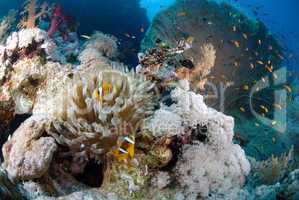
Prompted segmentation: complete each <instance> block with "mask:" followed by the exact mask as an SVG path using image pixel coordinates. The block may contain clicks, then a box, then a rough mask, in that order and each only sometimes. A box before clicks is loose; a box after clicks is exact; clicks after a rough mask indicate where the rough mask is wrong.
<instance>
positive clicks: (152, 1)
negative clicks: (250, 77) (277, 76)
mask: <svg viewBox="0 0 299 200" xmlns="http://www.w3.org/2000/svg"><path fill="white" fill-rule="evenodd" d="M198 1H200V0H198ZM216 1H225V2H229V3H231V4H233V5H235V6H236V7H238V8H239V9H240V10H241V11H242V12H243V13H245V14H246V15H247V16H249V17H251V18H257V19H259V20H261V21H262V22H263V23H265V24H266V26H267V27H268V28H269V30H270V31H271V32H272V33H273V34H274V35H275V37H276V38H277V39H278V40H279V42H280V44H281V45H282V46H283V47H284V48H285V49H286V50H287V51H289V52H292V53H293V54H294V58H293V59H292V60H290V61H288V62H287V63H286V65H288V68H289V69H290V70H294V71H297V72H299V67H298V66H299V64H298V63H299V23H298V13H299V1H298V0H284V1H282V0H216ZM24 2H25V1H22V0H0V16H4V15H6V14H7V12H8V10H9V9H19V8H21V7H22V5H23V4H24ZM47 2H49V3H54V2H58V3H60V4H61V5H62V6H63V9H64V11H65V12H66V13H67V14H68V15H70V16H72V17H73V18H74V20H76V21H77V22H78V23H79V24H80V27H79V32H80V34H87V35H89V34H91V33H92V32H93V31H94V30H100V31H103V32H105V33H109V34H113V35H115V36H116V37H117V38H118V39H119V41H120V44H121V51H122V52H124V51H125V52H126V53H125V55H126V57H124V58H123V60H124V61H125V62H126V63H127V64H131V65H135V64H136V63H137V58H136V53H137V52H138V50H139V46H140V42H141V40H142V38H143V37H144V34H145V32H146V30H147V28H148V27H149V26H150V23H151V21H152V19H153V18H154V16H155V15H156V14H157V13H158V12H159V11H161V10H163V9H166V8H167V7H168V6H170V5H172V4H173V3H174V2H175V0H109V1H104V0H88V1H87V0H73V1H70V0H56V1H55V0H50V1H49V0H48V1H47ZM141 28H143V29H144V30H145V31H144V32H141V31H140V29H141ZM126 33H129V34H130V35H132V36H135V37H136V38H135V39H132V38H128V37H126V35H125V34H126ZM128 55H129V56H128Z"/></svg>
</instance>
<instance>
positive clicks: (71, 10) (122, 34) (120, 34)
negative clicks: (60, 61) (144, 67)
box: [51, 0, 149, 66]
mask: <svg viewBox="0 0 299 200" xmlns="http://www.w3.org/2000/svg"><path fill="white" fill-rule="evenodd" d="M51 2H58V3H60V4H61V5H62V6H63V9H64V10H65V12H66V13H67V14H68V15H70V16H72V17H73V18H74V20H76V21H77V22H78V23H79V24H80V26H79V30H78V31H79V33H80V34H86V35H90V34H92V32H93V31H95V30H99V31H102V32H104V33H108V34H112V35H114V36H116V37H117V38H118V39H119V42H120V55H119V57H120V59H121V61H123V62H125V63H126V64H130V65H131V66H134V65H136V64H137V53H138V51H139V47H140V42H141V40H142V38H143V36H144V33H145V31H146V29H147V28H148V26H149V22H148V19H147V15H146V11H145V10H144V9H143V8H141V7H140V5H139V0H129V1H128V0H109V1H107V0H88V1H86V0H74V1H69V0H59V1H57V0H56V1H51Z"/></svg>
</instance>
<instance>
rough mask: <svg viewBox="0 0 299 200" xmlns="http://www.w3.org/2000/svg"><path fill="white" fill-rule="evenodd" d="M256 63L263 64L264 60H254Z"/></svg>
mask: <svg viewBox="0 0 299 200" xmlns="http://www.w3.org/2000/svg"><path fill="white" fill-rule="evenodd" d="M256 63H257V64H260V65H263V64H264V62H263V61H261V60H258V61H256Z"/></svg>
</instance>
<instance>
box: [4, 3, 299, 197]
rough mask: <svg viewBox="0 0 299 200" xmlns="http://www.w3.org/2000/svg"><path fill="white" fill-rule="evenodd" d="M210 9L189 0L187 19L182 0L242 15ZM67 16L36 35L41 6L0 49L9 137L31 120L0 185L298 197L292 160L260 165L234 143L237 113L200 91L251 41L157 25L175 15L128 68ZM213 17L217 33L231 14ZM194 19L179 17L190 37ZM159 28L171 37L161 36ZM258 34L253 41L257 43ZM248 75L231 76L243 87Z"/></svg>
mask: <svg viewBox="0 0 299 200" xmlns="http://www.w3.org/2000/svg"><path fill="white" fill-rule="evenodd" d="M202 2H204V3H202ZM202 2H201V3H198V4H196V5H195V6H194V1H193V0H187V1H178V3H177V4H175V5H174V7H172V9H173V10H175V12H176V11H178V10H177V8H176V5H181V4H182V3H184V5H188V7H189V6H190V7H191V8H192V9H190V12H194V13H197V12H199V11H202V10H203V7H205V8H206V7H209V8H211V9H212V10H213V9H217V10H219V9H221V8H225V9H224V11H223V12H221V13H222V14H223V13H224V15H226V14H227V12H229V11H231V10H232V9H231V8H226V7H225V6H224V5H221V6H220V5H219V4H213V3H207V1H202ZM203 5H204V6H203ZM61 9H62V8H61V7H60V6H58V5H57V6H56V7H55V9H54V12H53V16H52V18H51V20H52V22H51V25H50V27H49V28H47V30H48V32H46V31H44V30H42V29H39V28H37V27H39V26H38V25H39V21H40V17H41V15H43V13H44V12H45V10H46V6H42V7H41V8H37V6H36V1H35V0H32V1H30V3H29V4H28V7H27V10H28V14H27V15H28V16H27V19H26V20H25V21H23V22H21V26H20V27H22V28H21V29H20V30H18V31H15V32H13V33H12V34H11V35H10V36H9V37H8V38H7V40H6V43H5V44H3V45H1V46H0V84H1V88H0V91H1V93H0V120H1V124H0V125H1V126H0V131H2V130H1V129H3V130H5V129H6V128H7V127H8V126H9V123H10V121H11V120H12V119H13V118H14V116H15V115H19V114H28V115H30V117H29V118H27V119H26V120H25V121H24V123H22V124H21V125H20V126H19V127H17V129H16V131H14V133H9V134H12V135H11V136H9V139H8V140H7V141H6V143H5V144H4V146H3V148H2V152H3V158H4V161H3V163H2V167H3V168H4V169H3V170H2V168H0V189H2V188H8V192H6V193H4V194H5V195H7V196H8V197H9V198H10V197H11V196H13V195H17V196H18V194H19V191H18V192H17V193H16V194H11V192H10V191H13V188H15V190H20V191H21V192H20V193H21V196H22V197H23V198H25V199H100V200H105V199H124V200H126V199H130V200H131V199H132V200H140V199H156V200H160V199H166V200H167V199H188V200H189V199H244V200H245V199H250V198H251V197H252V196H254V197H256V199H263V198H266V197H268V196H269V195H274V194H275V195H276V197H277V195H282V196H286V197H292V196H294V195H298V194H296V189H297V188H298V187H297V185H296V184H297V183H298V171H296V170H295V171H294V172H290V170H286V171H284V170H283V168H284V167H286V166H288V165H289V164H290V163H289V161H290V160H292V159H293V158H291V154H289V156H283V157H282V158H279V159H278V158H274V157H273V158H272V159H271V162H270V161H264V162H258V161H256V162H254V160H253V159H250V161H251V163H250V162H249V161H248V159H247V158H246V156H245V152H244V150H243V149H242V148H241V146H240V145H241V144H240V145H239V144H234V143H233V139H234V136H235V135H237V137H241V136H240V135H238V134H236V133H235V132H234V127H235V122H234V118H233V117H231V116H228V115H226V114H223V113H221V112H219V111H217V110H216V109H214V108H211V107H209V106H208V104H207V103H206V102H205V101H204V96H203V95H201V94H199V93H198V91H197V89H200V90H201V91H204V85H205V83H206V82H207V81H208V80H209V78H210V75H211V74H213V73H216V72H217V73H218V72H219V71H221V70H223V67H222V68H221V69H219V68H220V67H219V66H220V65H222V64H223V63H224V62H226V61H223V60H222V59H226V58H227V56H229V55H230V53H232V54H236V52H237V55H240V54H242V52H241V50H240V47H241V46H242V45H243V43H242V45H240V44H239V43H238V42H234V43H233V45H234V46H235V47H232V46H230V45H231V44H230V45H229V44H227V43H224V42H221V41H219V40H218V39H217V38H220V37H223V38H224V39H225V40H226V39H231V38H229V37H228V36H227V35H223V34H222V32H221V33H220V29H218V28H214V29H212V30H213V31H215V32H216V33H217V34H218V35H217V37H215V38H216V39H213V40H212V39H210V40H208V41H205V39H204V37H205V36H202V35H201V34H198V35H196V33H197V32H199V30H195V32H194V33H195V34H194V36H188V35H187V36H186V35H184V34H181V35H176V36H173V35H172V32H171V31H172V30H173V29H172V28H174V27H175V26H173V27H171V28H170V29H169V30H170V31H169V32H168V30H167V31H164V30H163V29H157V30H156V29H155V23H157V21H158V22H161V24H163V23H165V24H164V25H167V24H168V23H170V21H169V20H170V18H171V15H172V14H173V13H172V11H167V10H166V11H165V12H166V13H168V14H167V16H164V15H165V13H161V14H160V16H161V17H160V18H156V19H155V21H156V22H154V25H153V27H152V30H151V31H150V32H149V33H148V38H147V39H145V44H146V42H149V43H151V42H153V45H152V46H151V48H148V47H147V48H146V49H144V51H143V53H139V55H138V57H139V65H138V66H137V67H136V69H132V70H129V69H128V67H127V66H125V65H123V64H122V63H120V62H118V61H117V60H118V56H119V53H118V42H117V39H116V38H114V37H113V36H110V35H107V34H104V33H101V32H95V33H94V34H93V35H92V36H91V37H88V36H86V38H85V39H87V40H86V41H85V43H84V44H83V45H82V48H81V47H80V45H81V43H80V41H79V39H78V37H77V34H76V33H72V32H70V31H69V30H61V29H62V27H64V26H65V25H66V24H64V23H67V22H66V21H67V17H65V16H64V15H63V14H62V10H61ZM197 9H198V10H199V11H198V10H197ZM205 13H206V12H205ZM184 15H185V14H180V17H184ZM219 15H220V14H219ZM176 16H177V13H176ZM209 17H210V15H208V16H207V17H206V19H201V15H198V16H196V20H197V22H198V21H199V22H200V23H202V22H201V21H204V22H203V23H206V24H208V25H211V26H212V25H213V23H215V24H217V27H218V25H219V24H220V22H222V21H221V20H222V18H221V17H222V15H220V16H218V15H217V16H214V17H215V18H217V20H216V21H213V22H210V20H212V19H209ZM238 17H239V19H240V20H241V19H242V20H244V21H246V23H247V20H246V19H244V18H243V16H238ZM220 19H221V20H220ZM61 20H62V21H61ZM164 20H166V22H165V21H164ZM192 20H193V18H191V19H190V21H189V20H187V22H183V21H181V19H179V18H178V19H175V20H174V21H176V23H177V24H181V23H182V26H181V28H184V29H185V31H187V32H190V31H192V30H193V29H189V28H190V26H191V25H190V24H189V23H195V22H194V21H192ZM229 22H230V21H229ZM229 22H226V24H224V25H225V26H228V24H227V23H229ZM185 23H186V26H185ZM244 23H245V22H244ZM157 26H158V25H157ZM230 26H231V24H230ZM244 26H245V25H244ZM177 27H178V26H177ZM219 27H222V26H219ZM192 28H193V26H192ZM238 28H239V27H238ZM247 28H248V27H246V26H245V28H244V29H247ZM258 28H261V29H263V28H262V27H258ZM61 31H62V32H61ZM155 31H157V32H155ZM159 31H160V32H159ZM249 31H252V30H251V29H250V30H249ZM255 31H257V32H258V31H262V32H263V30H255ZM57 32H60V33H61V34H56V33H57ZM153 32H155V33H154V34H156V35H159V37H160V36H162V37H161V39H163V41H162V40H159V39H157V38H155V40H154V39H153V38H151V37H152V36H151V34H153ZM203 32H204V33H206V31H203ZM233 32H235V31H233ZM263 33H264V32H263ZM243 37H244V36H243ZM246 37H248V38H247V39H248V40H249V36H247V35H246ZM250 37H252V38H250V41H251V42H252V41H256V40H257V38H256V37H257V36H254V35H250ZM265 37H266V36H265ZM264 41H267V45H269V44H272V43H271V42H273V41H272V39H271V38H268V40H267V39H265V40H264ZM219 42H220V43H223V45H224V46H225V47H223V49H221V48H219ZM149 43H148V45H149ZM168 44H169V45H168ZM265 45H266V44H265ZM274 45H275V44H274ZM237 46H239V47H237ZM235 48H237V49H235ZM242 48H243V46H242ZM244 48H245V46H244ZM263 48H264V46H263V47H261V49H258V52H260V51H262V49H263ZM277 51H279V50H277ZM223 52H224V53H223ZM222 53H223V54H225V55H221V54H222ZM276 53H279V52H276ZM245 56H249V53H247V54H246V55H244V57H245ZM255 58H256V57H255ZM255 58H254V59H255ZM244 59H245V58H244ZM254 59H253V60H254ZM230 61H231V60H229V62H230ZM248 62H249V60H248V59H245V60H242V62H241V61H240V63H242V64H244V63H245V64H246V63H247V64H248ZM265 62H266V61H265ZM274 62H278V61H276V60H273V63H274ZM269 64H270V63H269ZM271 64H272V63H271ZM230 69H231V68H230ZM261 69H262V67H261ZM263 69H264V68H263ZM218 70H219V71H218ZM272 70H274V68H273V69H272ZM258 71H259V70H258ZM259 72H260V71H259ZM229 73H232V74H234V75H236V73H237V74H241V73H243V69H239V71H238V70H237V71H232V72H226V73H224V74H229ZM245 75H246V76H247V75H248V73H245V74H244V76H245ZM217 76H220V74H219V75H217ZM232 76H233V75H231V77H232ZM244 76H243V74H242V77H244ZM242 77H240V80H231V81H236V82H237V83H240V84H241V83H242V84H243V82H242V81H243V80H241V79H242ZM238 94H240V93H238ZM234 95H235V94H234ZM235 138H236V137H235ZM269 163H270V164H269ZM268 166H270V167H268ZM288 167H289V166H288ZM295 168H296V166H295V167H294V168H292V169H291V170H294V169H295ZM250 171H251V174H250ZM2 172H3V173H2ZM254 174H256V176H254ZM274 175H275V176H274ZM247 177H249V178H248V179H247V180H248V182H249V183H248V184H246V185H245V183H246V178H247ZM271 178H273V180H271ZM256 179H258V180H259V182H258V181H256ZM251 181H252V182H254V183H252V182H251ZM278 181H279V182H280V183H277V182H278ZM2 182H3V183H2ZM12 182H13V183H12ZM266 184H267V185H266ZM2 185H4V187H2ZM244 185H245V187H244ZM0 194H2V193H1V190H0ZM251 194H252V195H251ZM249 197H250V198H249Z"/></svg>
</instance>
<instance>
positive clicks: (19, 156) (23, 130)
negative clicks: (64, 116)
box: [2, 118, 57, 180]
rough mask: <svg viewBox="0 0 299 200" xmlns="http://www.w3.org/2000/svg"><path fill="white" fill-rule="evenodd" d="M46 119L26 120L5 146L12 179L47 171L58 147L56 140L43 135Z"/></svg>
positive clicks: (20, 178) (38, 174)
mask: <svg viewBox="0 0 299 200" xmlns="http://www.w3.org/2000/svg"><path fill="white" fill-rule="evenodd" d="M45 122H46V119H37V118H31V119H29V120H27V121H26V122H24V124H22V125H21V126H20V127H19V128H18V130H17V131H16V132H15V133H14V135H13V137H12V138H11V139H10V140H9V141H8V142H6V143H5V145H4V146H3V149H2V151H3V156H4V160H5V162H4V166H5V169H6V171H7V173H8V176H9V178H10V179H11V180H29V179H35V178H39V177H41V176H42V175H43V174H44V173H46V172H47V170H48V168H49V165H50V162H51V160H52V158H53V154H54V152H55V151H56V149H57V145H56V143H55V140H54V139H53V138H51V137H43V134H44V131H45V130H44V124H45Z"/></svg>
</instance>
